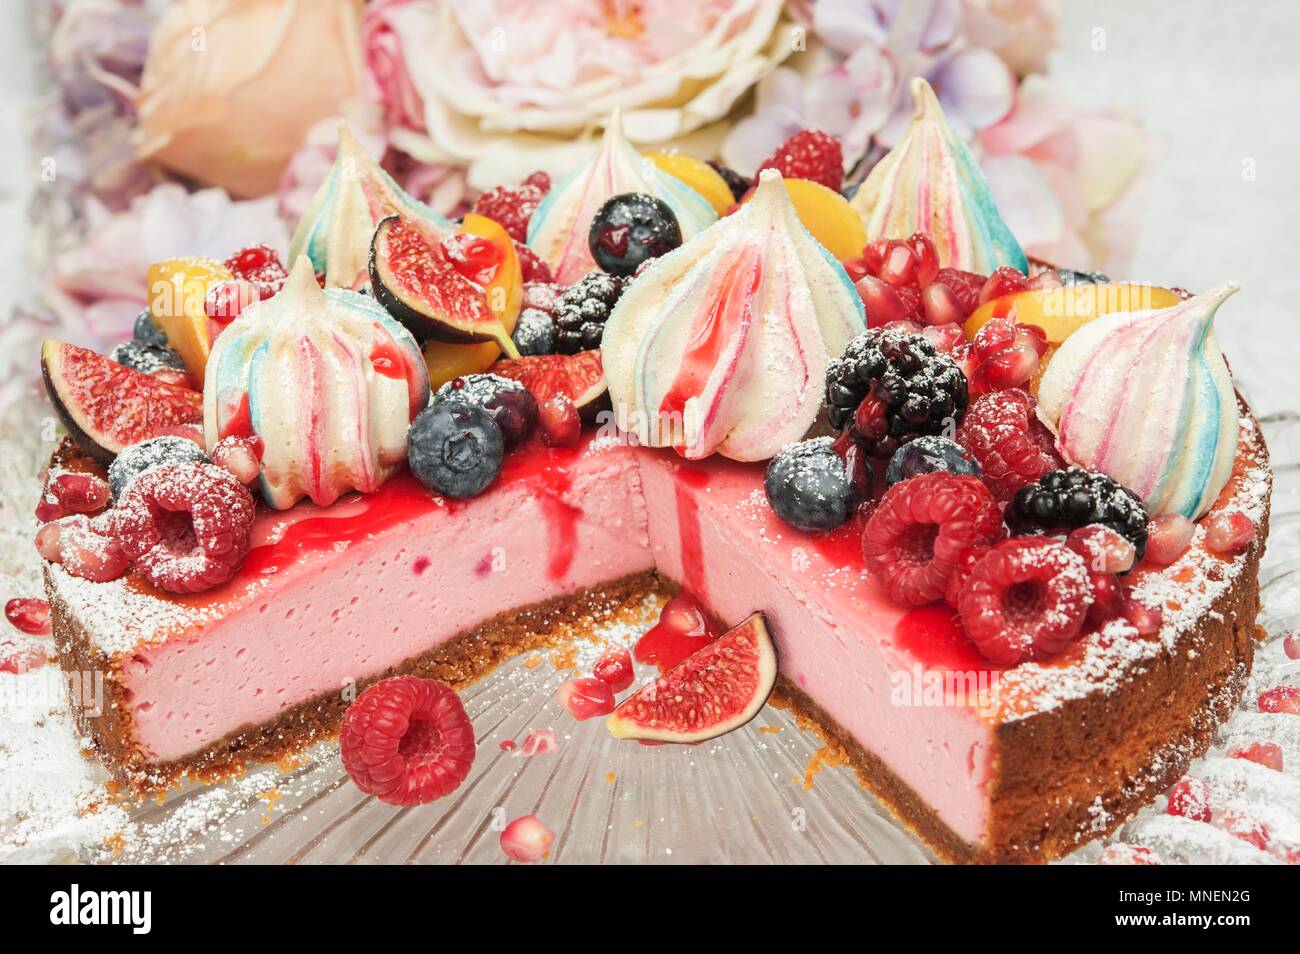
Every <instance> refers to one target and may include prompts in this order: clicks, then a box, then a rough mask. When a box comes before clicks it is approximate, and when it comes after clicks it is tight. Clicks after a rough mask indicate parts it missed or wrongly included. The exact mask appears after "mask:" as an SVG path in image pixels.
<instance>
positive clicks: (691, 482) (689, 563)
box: [675, 466, 709, 603]
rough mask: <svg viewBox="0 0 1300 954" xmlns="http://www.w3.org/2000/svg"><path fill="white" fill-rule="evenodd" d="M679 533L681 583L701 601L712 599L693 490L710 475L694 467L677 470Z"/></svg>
mask: <svg viewBox="0 0 1300 954" xmlns="http://www.w3.org/2000/svg"><path fill="white" fill-rule="evenodd" d="M676 478H677V480H676V484H675V489H676V496H677V534H678V537H679V538H680V540H681V550H682V585H683V586H685V587H687V588H688V589H689V590H690V591H691V592H692V593H695V594H696V595H697V596H698V597H699V598H700V602H702V603H707V602H708V601H709V586H708V581H707V579H706V577H705V572H704V547H703V545H702V543H701V541H700V506H699V504H698V503H696V501H695V494H694V491H695V490H697V489H700V488H702V487H703V486H704V485H705V484H707V483H708V480H709V477H708V474H707V473H705V472H704V471H703V470H698V469H696V468H692V467H685V466H683V467H678V468H677V472H676Z"/></svg>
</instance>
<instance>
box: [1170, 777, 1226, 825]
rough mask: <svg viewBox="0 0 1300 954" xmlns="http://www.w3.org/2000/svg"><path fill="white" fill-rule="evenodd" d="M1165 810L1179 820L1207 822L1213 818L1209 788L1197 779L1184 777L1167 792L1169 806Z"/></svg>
mask: <svg viewBox="0 0 1300 954" xmlns="http://www.w3.org/2000/svg"><path fill="white" fill-rule="evenodd" d="M1165 810H1166V811H1167V812H1168V813H1169V814H1170V815H1177V816H1179V817H1180V818H1190V819H1191V820H1192V821H1199V822H1208V821H1209V820H1210V819H1211V818H1213V817H1214V812H1213V811H1212V809H1211V807H1210V788H1209V786H1208V785H1206V784H1205V783H1204V782H1202V781H1201V780H1200V779H1199V778H1192V776H1190V775H1188V776H1186V777H1184V778H1183V779H1181V780H1180V781H1178V782H1177V783H1175V784H1174V787H1173V788H1171V789H1170V790H1169V806H1168V808H1166V809H1165Z"/></svg>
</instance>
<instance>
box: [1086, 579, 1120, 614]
mask: <svg viewBox="0 0 1300 954" xmlns="http://www.w3.org/2000/svg"><path fill="white" fill-rule="evenodd" d="M1090 578H1091V582H1092V605H1090V606H1089V607H1088V619H1089V620H1091V621H1092V622H1094V623H1107V622H1109V621H1110V620H1112V619H1116V618H1118V617H1120V616H1123V615H1124V601H1125V598H1124V587H1123V585H1122V584H1121V583H1120V582H1119V579H1118V578H1117V577H1115V576H1113V575H1111V574H1109V573H1093V574H1091V575H1090Z"/></svg>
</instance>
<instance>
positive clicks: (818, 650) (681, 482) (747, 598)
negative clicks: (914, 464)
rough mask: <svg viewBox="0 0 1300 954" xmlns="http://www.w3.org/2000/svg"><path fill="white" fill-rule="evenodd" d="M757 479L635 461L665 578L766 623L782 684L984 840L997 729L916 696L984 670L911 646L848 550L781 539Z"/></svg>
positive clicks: (749, 473) (910, 627)
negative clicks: (937, 682) (930, 685)
mask: <svg viewBox="0 0 1300 954" xmlns="http://www.w3.org/2000/svg"><path fill="white" fill-rule="evenodd" d="M762 477H763V472H762V468H761V467H758V466H746V465H736V464H730V463H711V464H710V465H709V466H708V468H707V469H704V468H696V467H692V466H690V465H683V464H681V463H679V462H676V461H674V460H673V459H672V457H671V455H664V454H659V453H653V452H642V454H641V484H642V489H643V493H644V495H645V502H646V510H647V514H648V517H649V524H650V542H651V546H652V548H653V550H654V559H655V565H656V566H657V567H658V569H659V572H660V573H662V574H664V575H665V576H667V577H670V578H672V579H674V580H677V581H679V582H680V583H681V584H682V586H683V587H684V588H685V589H687V590H689V591H691V592H692V593H694V594H695V595H696V596H697V597H699V598H700V599H701V600H702V601H703V602H704V603H705V604H706V605H707V606H708V608H709V609H710V611H711V612H712V613H713V614H714V615H715V616H717V617H718V618H719V619H721V620H726V621H730V620H739V619H743V618H745V617H746V616H747V615H749V614H750V613H751V612H753V611H754V610H762V611H763V612H764V613H765V614H766V615H767V620H768V628H769V630H770V631H771V632H772V634H773V638H774V639H775V640H776V644H777V654H778V658H779V660H780V666H781V671H782V673H783V674H785V675H786V676H787V677H788V678H790V679H791V680H792V681H793V682H794V683H795V684H796V685H797V686H799V687H800V688H801V689H803V691H804V692H806V693H807V694H808V695H809V696H810V697H811V698H812V699H813V700H814V701H815V702H816V703H817V704H818V705H819V706H821V708H822V709H823V710H824V711H825V712H826V714H827V715H829V716H830V717H831V718H832V719H833V720H835V722H836V723H838V724H839V725H840V726H841V727H842V728H844V729H846V730H847V731H848V732H850V733H851V734H852V735H853V737H854V738H856V739H857V740H858V742H859V743H860V744H861V745H862V746H863V748H865V749H867V750H868V751H870V752H873V753H875V754H876V755H877V756H879V757H880V758H881V759H882V760H883V761H884V762H885V763H886V764H888V765H889V766H890V768H891V769H892V770H893V771H894V773H895V774H896V775H897V776H898V777H899V778H900V779H902V781H903V782H905V783H906V784H907V785H908V786H909V787H911V788H912V790H913V791H915V792H916V793H917V794H918V795H919V796H920V797H921V798H922V799H924V800H925V801H926V802H927V803H928V804H930V805H931V806H932V807H933V808H935V809H936V810H937V811H938V812H939V814H940V815H941V816H942V817H943V819H944V821H945V822H946V823H947V824H948V825H949V827H951V828H952V829H953V831H954V832H956V833H957V834H958V835H959V836H961V837H962V838H964V839H965V840H967V841H969V842H971V843H976V844H977V843H980V842H982V841H983V840H984V833H985V822H986V814H987V812H986V809H987V806H988V799H987V780H988V778H989V774H990V772H991V769H992V764H991V762H992V729H991V726H990V722H989V721H988V720H986V719H984V718H982V717H981V716H980V714H979V712H978V711H977V710H976V708H975V707H974V705H965V704H960V702H959V701H954V700H953V699H944V698H939V699H938V700H937V701H938V702H939V704H937V705H936V704H929V701H927V697H926V695H925V694H924V693H920V692H916V691H914V688H915V684H916V682H917V678H918V673H919V670H918V669H917V668H916V667H918V666H919V667H922V669H924V670H926V671H927V672H931V673H934V672H946V671H949V670H951V669H953V668H954V667H955V666H959V667H961V668H962V669H965V668H966V667H972V668H979V669H983V668H985V667H984V666H982V665H980V663H979V660H978V657H977V656H974V655H973V654H971V653H969V652H967V651H964V650H963V649H961V648H960V646H959V645H945V644H944V643H943V642H942V641H940V642H939V644H938V648H937V649H936V647H935V646H932V645H929V644H926V643H922V642H919V641H918V639H917V637H918V635H922V636H924V635H926V633H927V631H928V630H931V629H933V627H932V626H930V625H928V623H929V622H930V621H929V620H928V619H926V618H925V617H921V616H918V614H909V612H908V611H907V610H906V609H905V608H902V607H899V606H898V605H896V604H895V603H893V602H891V601H890V600H889V598H888V597H887V596H886V595H885V593H884V592H883V591H882V590H881V589H880V587H879V586H878V585H876V584H875V583H873V582H872V581H870V580H869V579H868V578H867V575H866V571H865V569H863V567H862V565H861V560H860V558H859V557H858V555H857V552H856V551H857V541H856V539H855V538H853V539H848V540H847V541H844V543H842V544H841V543H840V542H839V541H837V540H835V539H834V538H829V539H825V540H823V541H820V542H819V541H817V540H815V538H814V537H812V536H810V535H808V534H803V533H800V532H799V531H797V530H793V529H791V528H790V527H787V526H785V525H784V524H783V523H781V521H780V520H779V519H778V518H777V517H776V515H775V514H774V513H773V512H772V509H771V507H770V506H769V505H768V503H767V500H766V498H765V497H764V496H763V491H762ZM972 701H973V702H975V703H976V704H977V700H972Z"/></svg>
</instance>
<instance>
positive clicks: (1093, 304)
mask: <svg viewBox="0 0 1300 954" xmlns="http://www.w3.org/2000/svg"><path fill="white" fill-rule="evenodd" d="M1180 301H1182V299H1181V298H1179V297H1178V296H1177V295H1176V294H1175V293H1174V292H1171V291H1170V290H1169V289H1168V288H1161V287H1159V286H1158V285H1140V284H1119V283H1116V284H1101V285H1088V284H1078V285H1062V286H1061V287H1059V288H1039V289H1034V290H1031V291H1024V292H1017V293H1016V294H1014V295H1003V296H1002V297H1001V298H995V299H993V300H992V301H988V302H985V303H984V304H982V305H980V306H979V307H978V308H976V309H975V310H974V311H973V312H971V316H970V317H969V318H967V319H966V325H965V330H966V337H967V338H974V337H975V333H976V332H978V331H979V330H980V329H981V328H982V327H984V324H985V322H987V321H988V320H989V319H991V318H1010V319H1011V320H1012V321H1015V322H1018V323H1019V324H1022V325H1038V327H1040V328H1042V329H1043V331H1045V332H1047V340H1048V342H1050V343H1051V344H1060V343H1061V342H1062V341H1064V340H1065V339H1066V338H1068V337H1070V335H1072V334H1074V332H1076V331H1078V330H1079V329H1080V328H1082V327H1083V326H1084V325H1086V324H1087V323H1088V322H1090V321H1092V320H1093V319H1094V318H1100V317H1101V316H1102V315H1111V314H1115V313H1117V312H1123V311H1148V310H1150V309H1153V308H1169V307H1172V306H1173V305H1176V304H1178V303H1179V302H1180Z"/></svg>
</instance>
